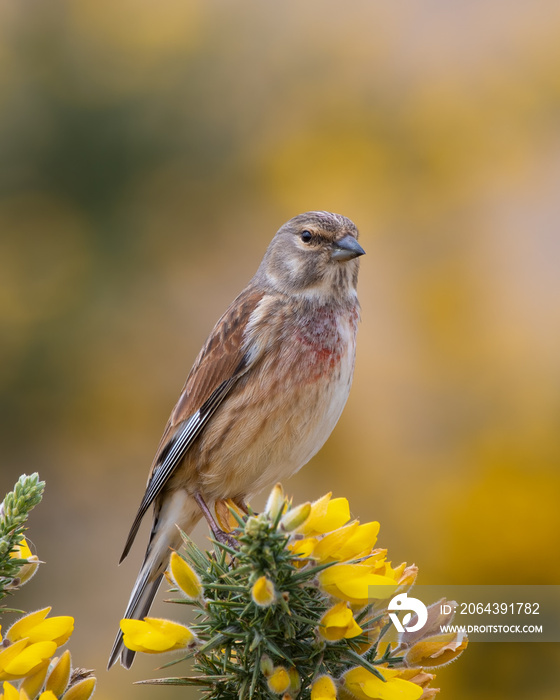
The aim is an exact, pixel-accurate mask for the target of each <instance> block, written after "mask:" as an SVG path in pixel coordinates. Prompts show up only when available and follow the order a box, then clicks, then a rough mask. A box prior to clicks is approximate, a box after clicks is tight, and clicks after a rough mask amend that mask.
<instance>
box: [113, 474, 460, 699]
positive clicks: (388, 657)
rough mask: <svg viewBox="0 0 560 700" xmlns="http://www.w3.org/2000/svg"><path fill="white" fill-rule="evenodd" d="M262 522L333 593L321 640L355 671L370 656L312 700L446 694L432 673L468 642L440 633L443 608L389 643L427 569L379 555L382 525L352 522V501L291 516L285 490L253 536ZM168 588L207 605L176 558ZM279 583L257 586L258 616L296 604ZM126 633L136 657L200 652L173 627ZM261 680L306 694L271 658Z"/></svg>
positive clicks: (136, 626) (156, 623) (305, 507)
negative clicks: (402, 605)
mask: <svg viewBox="0 0 560 700" xmlns="http://www.w3.org/2000/svg"><path fill="white" fill-rule="evenodd" d="M218 512H220V511H218ZM226 515H227V512H226V511H225V510H224V506H223V505H222V507H221V517H220V522H221V523H222V524H224V523H226V521H227V517H226ZM238 515H239V514H238ZM259 518H269V521H270V522H273V523H277V524H278V530H279V531H280V532H283V533H285V534H286V536H287V537H288V540H287V544H286V545H285V546H286V547H287V549H288V550H289V551H290V552H291V553H292V554H293V555H296V556H297V557H298V559H296V560H295V565H296V566H297V567H298V568H297V569H296V571H301V572H304V571H312V570H314V569H315V568H316V569H317V573H316V574H315V576H314V578H313V585H315V586H317V587H318V588H319V590H321V591H322V593H323V600H324V601H325V612H324V614H323V615H322V617H321V618H320V620H319V621H318V624H317V627H316V629H315V639H316V641H317V642H318V643H323V644H326V645H329V648H330V645H337V644H339V643H341V642H345V643H346V644H349V645H350V647H349V648H350V649H351V650H352V653H353V654H354V658H355V663H356V662H358V663H359V662H360V660H361V658H360V655H361V656H363V660H364V663H363V664H361V665H353V664H352V662H350V663H348V664H347V665H346V666H345V667H343V669H342V672H341V671H338V672H337V674H335V675H337V677H331V676H330V675H328V674H326V673H324V672H323V673H320V674H319V675H317V676H316V677H315V678H313V679H312V682H311V700H334V699H335V698H339V699H340V700H346V699H354V700H430V699H431V698H433V697H434V696H435V694H436V693H437V692H439V691H438V690H437V689H435V688H431V687H430V684H431V682H432V680H433V679H434V676H433V675H432V674H430V673H426V672H425V671H424V668H423V667H427V668H432V667H435V666H439V665H443V664H445V663H448V662H449V661H451V660H453V659H454V658H456V657H457V656H458V655H459V654H460V653H461V652H462V651H463V650H464V649H465V647H466V645H467V643H468V642H467V640H466V639H463V638H460V636H459V635H442V634H439V628H440V626H441V624H447V623H448V622H449V620H442V619H440V617H438V610H440V609H441V606H440V603H441V601H440V602H438V603H437V604H434V605H433V606H430V608H428V622H427V624H426V625H425V626H424V628H423V629H422V630H420V631H418V632H414V633H408V632H406V633H404V634H402V635H400V637H399V638H397V636H396V633H395V634H393V636H391V635H386V636H383V637H382V636H381V635H385V633H386V631H387V625H388V622H389V617H388V611H387V605H388V602H389V600H390V599H391V598H392V597H393V596H394V595H395V594H396V593H397V592H399V593H401V592H403V591H406V590H407V589H408V588H409V587H410V586H412V584H413V583H414V581H415V579H416V576H417V573H418V569H417V567H416V566H407V565H406V564H404V563H403V564H400V565H399V566H396V567H393V565H392V564H391V562H390V561H387V551H386V550H384V549H376V548H375V545H376V542H377V535H378V532H379V523H377V522H368V523H364V524H361V523H360V522H359V521H357V520H353V521H351V520H350V507H349V504H348V501H347V500H346V499H345V498H332V497H331V494H330V493H329V494H326V495H325V496H323V497H322V498H320V499H319V500H317V501H315V502H314V503H304V504H302V505H299V506H296V507H294V508H289V507H288V505H287V502H286V499H285V497H284V494H283V491H282V488H281V486H280V485H277V486H276V487H275V488H274V489H273V490H272V493H271V494H270V496H269V499H268V502H267V505H266V508H265V512H264V514H262V515H261V516H256V517H255V516H250V517H249V518H248V520H247V521H246V524H245V533H246V534H247V533H250V532H251V528H255V531H257V529H258V527H259ZM230 522H231V521H230ZM300 575H301V574H300ZM312 577H313V574H312ZM168 580H169V581H170V582H171V583H173V584H175V585H176V586H177V587H178V588H179V589H181V590H182V591H183V592H184V594H185V595H186V596H187V598H188V599H190V600H196V601H198V603H199V604H201V605H206V602H205V601H204V598H203V587H202V584H201V581H200V579H199V577H198V575H197V573H196V572H195V571H194V570H193V569H192V567H191V566H190V565H189V564H188V563H187V562H186V561H185V559H183V557H181V556H180V555H179V554H177V553H176V552H174V553H173V555H172V557H171V564H170V571H169V572H168ZM277 583H278V582H277V581H276V583H275V582H274V581H273V580H271V578H270V577H269V576H268V575H265V574H263V575H260V576H259V577H258V578H256V579H253V581H252V583H251V584H250V585H251V588H250V594H251V599H252V601H253V603H254V604H255V605H256V606H257V607H258V608H269V607H271V608H273V606H282V605H284V606H285V605H286V604H287V598H286V596H285V594H283V592H282V590H277V587H276V586H277ZM288 614H291V613H289V612H288ZM121 629H122V631H123V633H124V642H125V644H126V646H127V647H129V648H130V649H133V650H135V651H144V652H147V653H160V652H164V651H171V650H174V649H185V648H191V649H192V648H193V647H194V646H196V645H197V643H198V640H197V638H196V636H195V635H194V634H193V632H192V631H191V630H190V629H189V628H187V627H185V626H184V625H179V624H177V623H175V622H171V621H169V620H156V619H153V618H145V619H144V620H143V621H139V620H122V621H121ZM345 640H352V641H345ZM333 653H334V651H333ZM283 658H287V657H283ZM368 669H369V670H368ZM373 670H376V671H377V674H376V673H373V672H372V671H373ZM260 671H261V673H262V675H263V676H264V679H265V683H266V685H267V687H268V691H269V692H270V693H272V694H275V695H278V696H281V697H282V698H283V700H290V699H291V700H293V699H294V698H296V697H297V696H298V694H299V693H300V690H301V678H300V675H299V674H298V671H297V670H296V668H295V667H294V666H290V665H289V664H280V665H275V664H274V663H273V661H272V660H271V659H270V658H269V657H268V656H267V655H266V654H265V655H263V656H262V657H261V661H260ZM308 682H309V681H308ZM259 697H260V696H259Z"/></svg>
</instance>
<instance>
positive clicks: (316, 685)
mask: <svg viewBox="0 0 560 700" xmlns="http://www.w3.org/2000/svg"><path fill="white" fill-rule="evenodd" d="M335 699H336V686H335V684H334V681H333V679H332V678H331V677H330V676H319V678H317V679H316V680H315V681H313V685H312V686H311V700H335Z"/></svg>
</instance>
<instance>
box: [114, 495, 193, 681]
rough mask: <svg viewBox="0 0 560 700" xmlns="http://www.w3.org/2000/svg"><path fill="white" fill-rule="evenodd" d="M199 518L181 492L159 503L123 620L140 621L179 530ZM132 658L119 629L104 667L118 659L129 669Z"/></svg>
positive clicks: (187, 528)
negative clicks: (159, 506) (160, 504)
mask: <svg viewBox="0 0 560 700" xmlns="http://www.w3.org/2000/svg"><path fill="white" fill-rule="evenodd" d="M201 515H202V514H201V511H200V508H199V507H198V504H197V503H196V501H195V500H194V498H192V497H191V496H189V495H188V494H187V493H186V492H185V491H182V490H181V491H175V492H173V494H172V495H170V496H169V497H168V498H167V499H166V501H165V502H164V503H163V504H162V506H161V508H160V509H159V513H157V514H156V516H155V517H154V523H153V527H152V532H151V534H150V542H149V544H148V549H147V551H146V556H145V558H144V562H143V563H142V567H141V568H140V572H139V574H138V578H137V579H136V583H135V584H134V588H133V589H132V593H131V595H130V600H129V602H128V605H127V608H126V612H125V614H124V617H125V618H128V619H134V620H142V619H143V618H144V617H145V616H146V615H147V614H148V612H149V610H150V608H151V606H152V602H153V600H154V598H155V595H156V593H157V591H158V588H159V586H160V584H161V580H162V578H163V573H164V571H165V570H166V568H167V565H168V564H169V557H170V556H171V550H173V549H178V548H179V546H180V544H181V534H180V532H179V528H180V529H181V530H183V531H184V532H187V533H189V532H190V531H191V530H192V529H193V528H194V526H195V525H196V523H197V522H198V521H199V520H200V517H201ZM135 655H136V652H134V651H132V650H130V649H127V648H126V647H125V646H124V644H123V633H122V632H121V631H120V630H119V632H118V634H117V637H116V639H115V643H114V644H113V649H112V651H111V655H110V656H109V663H108V665H107V667H108V668H111V666H112V665H113V664H115V663H116V661H117V660H118V658H119V656H120V660H121V664H122V666H124V667H125V668H130V667H131V665H132V662H133V661H134V657H135Z"/></svg>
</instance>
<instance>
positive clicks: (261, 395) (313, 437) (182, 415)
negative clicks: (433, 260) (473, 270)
mask: <svg viewBox="0 0 560 700" xmlns="http://www.w3.org/2000/svg"><path fill="white" fill-rule="evenodd" d="M357 238H358V231H357V229H356V226H355V225H354V224H353V223H352V221H350V220H349V219H347V218H345V217H344V216H340V215H338V214H331V213H329V212H321V211H317V212H308V213H306V214H300V215H299V216H296V217H294V218H293V219H291V220H290V221H288V222H287V223H286V224H284V225H283V226H282V227H281V228H280V229H279V231H278V232H277V233H276V235H275V236H274V238H273V239H272V242H271V243H270V245H269V247H268V249H267V251H266V253H265V255H264V258H263V260H262V262H261V264H260V266H259V268H258V270H257V273H256V274H255V276H254V277H253V279H252V280H251V281H250V282H249V284H248V286H247V287H246V288H245V289H244V290H243V291H242V292H241V294H240V295H239V296H238V297H237V298H236V299H235V300H234V301H233V302H232V304H231V305H230V306H229V308H228V309H227V311H226V312H225V314H224V315H223V316H222V317H221V318H220V320H219V321H218V322H217V324H216V325H215V326H214V329H213V330H212V332H211V333H210V336H209V338H208V340H207V341H206V343H205V344H204V347H203V348H202V350H201V351H200V353H199V355H198V357H197V358H196V360H195V363H194V366H193V368H192V369H191V371H190V374H189V376H188V377H187V381H186V383H185V386H184V388H183V391H182V392H181V395H180V396H179V400H178V401H177V404H176V406H175V408H174V409H173V412H172V413H171V416H170V418H169V421H168V423H167V426H166V428H165V431H164V433H163V437H162V438H161V442H160V444H159V447H158V450H157V453H156V456H155V458H154V461H153V464H152V468H151V471H150V475H149V478H148V485H147V488H146V493H145V494H144V498H143V499H142V502H141V504H140V507H139V509H138V513H137V515H136V518H135V520H134V522H133V524H132V528H131V530H130V534H129V536H128V539H127V542H126V545H125V548H124V552H123V555H122V557H121V561H122V560H123V559H124V558H125V557H126V555H127V554H128V552H129V550H130V547H131V545H132V542H133V540H134V538H135V536H136V533H137V531H138V528H139V526H140V521H141V520H142V517H143V516H144V514H145V513H146V511H147V510H148V508H149V507H150V506H151V505H152V504H153V506H154V514H153V525H152V531H151V534H150V540H149V543H148V548H147V551H146V556H145V558H144V563H143V564H142V567H141V569H140V573H139V574H138V578H137V580H136V583H135V585H134V589H133V591H132V594H131V597H130V601H129V603H128V607H127V609H126V612H125V614H124V617H125V618H136V619H142V618H143V617H144V616H145V615H147V613H148V611H149V609H150V606H151V604H152V601H153V599H154V596H155V594H156V592H157V589H158V587H159V585H160V583H161V580H162V577H163V573H164V571H165V570H166V568H167V565H168V563H169V557H170V553H171V550H172V549H177V548H179V546H180V544H181V536H180V533H179V529H178V528H181V529H182V530H183V531H185V532H190V531H191V530H192V529H193V527H194V526H195V525H196V523H197V522H198V520H199V519H200V518H201V517H202V515H204V516H205V517H206V519H207V520H208V522H209V525H210V527H211V529H212V532H213V534H214V536H215V537H216V538H218V539H221V540H222V541H227V535H226V534H225V533H223V532H222V531H221V530H220V528H219V527H218V525H217V523H216V521H215V520H214V517H213V515H212V509H213V508H214V506H215V504H216V503H217V502H219V501H221V500H224V499H228V498H231V499H233V501H234V502H235V503H237V504H238V505H239V506H240V507H241V508H244V504H245V499H246V498H249V497H251V496H252V495H254V494H256V493H257V492H259V491H260V490H261V489H264V488H265V487H267V486H271V485H272V484H274V483H275V482H277V481H279V480H282V479H283V478H285V477H288V476H290V475H291V474H294V473H295V472H296V471H298V469H300V468H301V467H302V466H303V465H304V464H306V463H307V462H308V461H309V460H310V459H311V458H312V457H313V455H314V454H315V453H316V452H317V451H318V450H319V449H320V448H321V447H322V446H323V444H324V443H325V441H326V440H327V438H328V437H329V435H330V434H331V432H332V430H333V428H334V426H335V425H336V422H337V420H338V418H339V416H340V414H341V412H342V409H343V408H344V404H345V403H346V399H347V398H348V393H349V391H350V385H351V383H352V375H353V371H354V357H355V349H356V330H357V325H358V320H359V308H360V307H359V303H358V298H357V293H356V283H357V279H358V268H359V261H358V260H357V258H358V257H359V256H360V255H363V254H364V250H363V248H362V247H361V246H360V244H359V243H358V241H357ZM177 526H178V527H177ZM119 655H120V657H121V664H122V665H123V666H125V667H126V668H129V667H130V665H131V664H132V661H133V659H134V652H133V651H130V650H128V649H126V648H124V646H123V640H122V633H119V634H118V635H117V638H116V640H115V644H114V646H113V650H112V653H111V656H110V659H109V667H111V666H112V665H113V664H114V663H115V662H116V660H117V659H118V657H119Z"/></svg>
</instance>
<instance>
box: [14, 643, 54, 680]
mask: <svg viewBox="0 0 560 700" xmlns="http://www.w3.org/2000/svg"><path fill="white" fill-rule="evenodd" d="M55 651H56V642H37V643H35V644H28V640H27V639H20V640H19V641H17V642H15V643H14V644H10V646H9V647H6V648H5V649H4V650H3V651H1V652H0V680H7V681H12V680H16V679H17V678H24V677H25V676H28V675H30V674H32V673H35V671H37V670H38V668H39V666H41V664H43V663H44V661H45V659H49V658H50V657H51V656H52V655H53V654H54V652H55Z"/></svg>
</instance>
